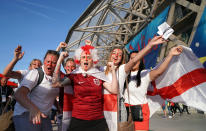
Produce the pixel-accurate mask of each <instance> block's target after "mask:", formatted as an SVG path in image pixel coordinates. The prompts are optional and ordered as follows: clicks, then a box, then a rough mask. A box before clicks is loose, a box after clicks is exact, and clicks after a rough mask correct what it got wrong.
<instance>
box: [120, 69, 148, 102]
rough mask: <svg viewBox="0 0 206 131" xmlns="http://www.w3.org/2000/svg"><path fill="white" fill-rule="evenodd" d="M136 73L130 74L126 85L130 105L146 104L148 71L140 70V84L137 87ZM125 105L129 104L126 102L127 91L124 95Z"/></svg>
mask: <svg viewBox="0 0 206 131" xmlns="http://www.w3.org/2000/svg"><path fill="white" fill-rule="evenodd" d="M137 72H138V71H134V72H131V75H130V82H129V84H128V87H129V98H130V104H131V105H140V104H146V103H147V98H146V94H147V88H148V87H149V84H150V82H151V80H150V75H149V72H150V70H142V71H141V84H140V86H139V87H137V85H136V75H137ZM124 97H125V103H129V101H128V93H127V89H126V90H125V93H124Z"/></svg>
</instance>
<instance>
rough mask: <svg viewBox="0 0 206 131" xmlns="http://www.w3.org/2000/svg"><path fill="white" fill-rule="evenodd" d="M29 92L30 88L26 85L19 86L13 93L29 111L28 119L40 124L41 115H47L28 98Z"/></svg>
mask: <svg viewBox="0 0 206 131" xmlns="http://www.w3.org/2000/svg"><path fill="white" fill-rule="evenodd" d="M29 93H30V90H29V89H28V88H27V87H24V86H22V87H20V88H19V89H18V90H17V91H16V92H15V94H14V97H15V99H16V100H17V101H18V102H19V103H20V104H21V105H22V106H23V107H24V108H26V109H27V110H28V111H29V112H30V115H29V119H30V121H32V122H33V124H40V123H41V117H44V118H45V117H47V116H46V115H44V114H43V113H42V112H41V111H40V110H39V108H38V107H37V106H36V105H35V104H33V103H32V102H31V100H30V99H29V98H28V96H27V95H28V94H29Z"/></svg>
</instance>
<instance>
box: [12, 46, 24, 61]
mask: <svg viewBox="0 0 206 131" xmlns="http://www.w3.org/2000/svg"><path fill="white" fill-rule="evenodd" d="M23 56H24V52H21V46H20V45H18V46H17V48H16V49H15V50H14V58H15V59H17V60H20V59H21V58H22V57H23Z"/></svg>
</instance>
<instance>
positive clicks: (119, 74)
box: [105, 64, 128, 92]
mask: <svg viewBox="0 0 206 131" xmlns="http://www.w3.org/2000/svg"><path fill="white" fill-rule="evenodd" d="M124 68H125V64H123V65H121V66H120V67H119V69H118V70H117V72H116V74H117V80H118V82H119V89H120V91H121V90H123V87H124V82H125V79H126V77H127V75H128V74H126V72H125V69H124ZM107 77H108V79H109V81H110V82H112V73H111V72H109V73H108V75H107ZM105 91H106V90H105ZM106 92H108V91H106Z"/></svg>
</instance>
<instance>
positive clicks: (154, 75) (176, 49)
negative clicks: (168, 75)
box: [150, 46, 183, 81]
mask: <svg viewBox="0 0 206 131" xmlns="http://www.w3.org/2000/svg"><path fill="white" fill-rule="evenodd" d="M182 50H183V49H182V47H181V46H177V47H173V48H172V49H171V50H170V52H169V54H168V56H167V57H166V58H165V60H164V62H163V63H162V64H161V65H160V66H159V67H158V68H157V69H155V70H152V71H151V72H150V79H151V81H153V80H155V79H156V78H157V77H158V76H160V75H161V74H162V73H163V72H164V71H165V70H166V69H167V67H168V65H169V63H170V61H171V60H172V57H173V56H176V55H180V54H181V53H182Z"/></svg>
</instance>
